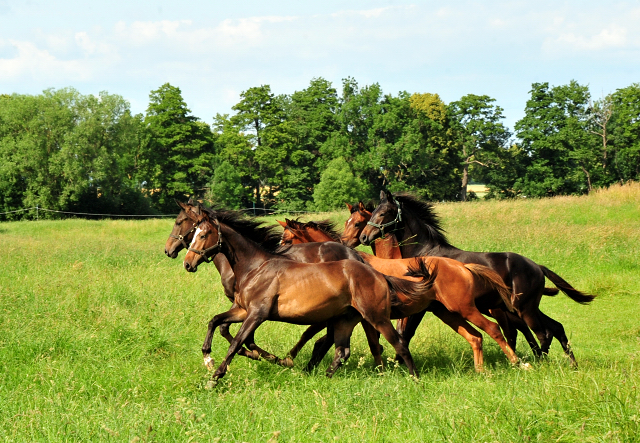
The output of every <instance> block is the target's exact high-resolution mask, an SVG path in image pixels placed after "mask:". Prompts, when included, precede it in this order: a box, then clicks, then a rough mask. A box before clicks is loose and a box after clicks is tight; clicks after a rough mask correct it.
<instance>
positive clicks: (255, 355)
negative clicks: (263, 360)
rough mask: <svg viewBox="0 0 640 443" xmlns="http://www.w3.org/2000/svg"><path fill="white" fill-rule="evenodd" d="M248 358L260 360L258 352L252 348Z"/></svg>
mask: <svg viewBox="0 0 640 443" xmlns="http://www.w3.org/2000/svg"><path fill="white" fill-rule="evenodd" d="M249 358H251V359H252V360H260V353H259V352H258V351H256V350H255V349H254V350H253V351H251V354H249Z"/></svg>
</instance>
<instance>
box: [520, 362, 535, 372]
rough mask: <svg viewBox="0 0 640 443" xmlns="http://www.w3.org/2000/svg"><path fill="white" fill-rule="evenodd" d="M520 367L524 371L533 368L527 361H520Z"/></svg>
mask: <svg viewBox="0 0 640 443" xmlns="http://www.w3.org/2000/svg"><path fill="white" fill-rule="evenodd" d="M520 369H524V370H525V371H531V370H533V366H531V364H529V363H520Z"/></svg>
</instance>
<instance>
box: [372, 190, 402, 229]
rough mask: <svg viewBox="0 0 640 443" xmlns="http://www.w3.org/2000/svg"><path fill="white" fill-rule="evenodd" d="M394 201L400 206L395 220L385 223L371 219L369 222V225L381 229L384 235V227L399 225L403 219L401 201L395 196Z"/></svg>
mask: <svg viewBox="0 0 640 443" xmlns="http://www.w3.org/2000/svg"><path fill="white" fill-rule="evenodd" d="M393 202H394V203H395V204H396V206H397V207H398V213H397V214H396V218H395V219H394V220H393V221H390V222H389V223H383V224H378V223H373V222H372V221H371V220H369V221H368V222H367V224H368V225H371V226H373V227H374V228H378V229H380V233H381V234H382V237H384V228H386V227H387V226H392V225H397V224H398V223H400V222H401V221H402V209H401V207H400V202H399V201H398V200H396V199H395V198H394V199H393Z"/></svg>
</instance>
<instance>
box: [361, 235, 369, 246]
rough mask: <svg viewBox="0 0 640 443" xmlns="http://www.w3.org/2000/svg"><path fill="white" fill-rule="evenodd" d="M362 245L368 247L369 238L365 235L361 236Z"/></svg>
mask: <svg viewBox="0 0 640 443" xmlns="http://www.w3.org/2000/svg"><path fill="white" fill-rule="evenodd" d="M360 243H362V244H363V245H365V246H366V245H367V236H366V235H365V234H362V235H361V236H360Z"/></svg>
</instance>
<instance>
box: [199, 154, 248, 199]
mask: <svg viewBox="0 0 640 443" xmlns="http://www.w3.org/2000/svg"><path fill="white" fill-rule="evenodd" d="M205 198H206V199H207V200H209V201H211V202H212V203H213V204H214V205H216V206H218V207H222V208H228V209H240V208H241V207H242V205H243V200H245V199H246V198H247V190H246V189H245V187H244V186H243V185H242V178H241V177H240V174H238V172H237V171H236V169H235V168H234V167H233V166H232V165H231V164H230V163H229V162H228V161H226V160H225V161H223V162H222V164H221V165H220V166H218V167H217V168H216V170H215V173H214V175H213V180H212V181H211V184H210V185H209V191H208V192H207V194H206V196H205Z"/></svg>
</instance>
